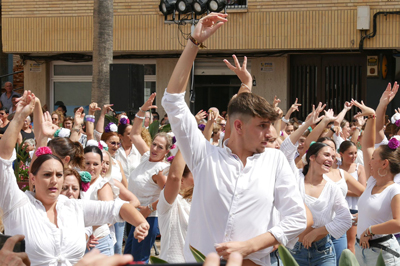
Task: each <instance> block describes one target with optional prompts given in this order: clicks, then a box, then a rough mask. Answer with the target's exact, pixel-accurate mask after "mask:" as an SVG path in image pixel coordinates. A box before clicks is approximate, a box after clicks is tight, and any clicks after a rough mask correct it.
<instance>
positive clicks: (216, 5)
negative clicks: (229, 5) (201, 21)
mask: <svg viewBox="0 0 400 266" xmlns="http://www.w3.org/2000/svg"><path fill="white" fill-rule="evenodd" d="M225 6H226V0H210V2H208V9H209V10H210V11H211V12H220V11H221V10H223V9H224V8H225Z"/></svg>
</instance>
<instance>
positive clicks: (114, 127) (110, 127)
mask: <svg viewBox="0 0 400 266" xmlns="http://www.w3.org/2000/svg"><path fill="white" fill-rule="evenodd" d="M117 131H118V127H117V125H116V124H114V123H108V125H107V126H106V127H105V128H104V132H106V133H108V132H117Z"/></svg>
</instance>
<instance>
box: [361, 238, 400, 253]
mask: <svg viewBox="0 0 400 266" xmlns="http://www.w3.org/2000/svg"><path fill="white" fill-rule="evenodd" d="M392 237H393V235H392V234H390V235H387V236H383V237H380V238H377V239H371V240H369V241H368V243H369V247H370V248H379V249H382V250H384V251H386V252H388V253H390V254H392V255H393V256H396V257H397V258H399V257H400V254H399V253H398V252H396V251H394V250H393V249H391V248H388V247H387V246H384V245H382V244H380V243H382V242H385V241H388V240H389V239H391V238H392ZM357 242H360V239H359V238H357Z"/></svg>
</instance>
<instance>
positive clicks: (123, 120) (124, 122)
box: [119, 117, 129, 125]
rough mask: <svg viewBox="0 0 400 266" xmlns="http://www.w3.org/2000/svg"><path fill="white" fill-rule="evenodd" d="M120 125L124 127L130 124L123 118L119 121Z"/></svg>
mask: <svg viewBox="0 0 400 266" xmlns="http://www.w3.org/2000/svg"><path fill="white" fill-rule="evenodd" d="M119 123H120V124H122V125H127V124H129V120H128V119H127V118H125V117H122V118H121V119H120V120H119Z"/></svg>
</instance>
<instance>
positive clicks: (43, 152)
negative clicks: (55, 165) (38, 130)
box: [35, 147, 53, 157]
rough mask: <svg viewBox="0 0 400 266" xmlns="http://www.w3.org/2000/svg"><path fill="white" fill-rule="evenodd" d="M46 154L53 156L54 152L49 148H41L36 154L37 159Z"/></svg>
mask: <svg viewBox="0 0 400 266" xmlns="http://www.w3.org/2000/svg"><path fill="white" fill-rule="evenodd" d="M45 154H53V152H52V151H51V149H50V148H49V147H39V148H38V149H37V150H36V152H35V155H36V157H39V156H41V155H45Z"/></svg>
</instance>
